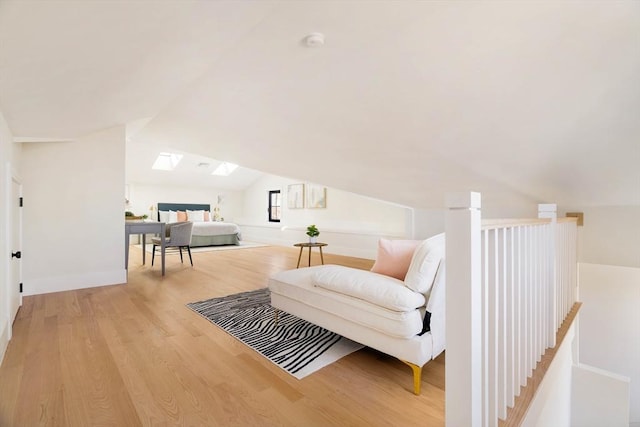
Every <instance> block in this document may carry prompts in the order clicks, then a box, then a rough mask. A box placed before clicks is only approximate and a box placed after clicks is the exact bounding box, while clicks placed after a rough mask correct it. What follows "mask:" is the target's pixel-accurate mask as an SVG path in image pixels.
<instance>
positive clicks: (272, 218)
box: [269, 190, 282, 222]
mask: <svg viewBox="0 0 640 427" xmlns="http://www.w3.org/2000/svg"><path fill="white" fill-rule="evenodd" d="M281 213H282V198H281V197H280V190H271V191H269V222H280V214H281Z"/></svg>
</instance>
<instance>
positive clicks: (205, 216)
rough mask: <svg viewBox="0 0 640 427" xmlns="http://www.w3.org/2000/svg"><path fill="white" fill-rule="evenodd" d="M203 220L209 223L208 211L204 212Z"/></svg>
mask: <svg viewBox="0 0 640 427" xmlns="http://www.w3.org/2000/svg"><path fill="white" fill-rule="evenodd" d="M204 220H205V221H207V222H209V221H211V219H210V217H209V211H204Z"/></svg>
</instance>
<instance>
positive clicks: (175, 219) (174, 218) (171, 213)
mask: <svg viewBox="0 0 640 427" xmlns="http://www.w3.org/2000/svg"><path fill="white" fill-rule="evenodd" d="M168 222H178V212H176V211H169V221H168Z"/></svg>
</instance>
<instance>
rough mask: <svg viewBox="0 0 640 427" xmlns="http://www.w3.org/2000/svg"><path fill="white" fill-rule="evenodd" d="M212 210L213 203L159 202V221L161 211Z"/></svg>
mask: <svg viewBox="0 0 640 427" xmlns="http://www.w3.org/2000/svg"><path fill="white" fill-rule="evenodd" d="M187 210H189V211H211V205H205V204H196V203H158V221H160V211H187Z"/></svg>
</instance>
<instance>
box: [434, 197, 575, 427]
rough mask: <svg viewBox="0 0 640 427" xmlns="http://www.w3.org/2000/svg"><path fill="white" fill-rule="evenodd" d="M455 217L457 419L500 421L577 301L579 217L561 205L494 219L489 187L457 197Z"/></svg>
mask: <svg viewBox="0 0 640 427" xmlns="http://www.w3.org/2000/svg"><path fill="white" fill-rule="evenodd" d="M447 207H448V208H449V211H448V213H447V221H446V236H447V237H446V238H447V246H446V251H447V254H446V257H447V258H446V259H447V263H446V266H447V267H446V268H447V271H446V273H447V307H446V310H447V319H446V322H447V323H446V324H447V362H446V368H445V369H446V381H447V384H446V422H447V425H448V426H472V427H473V426H483V427H484V426H497V425H498V420H500V419H501V420H505V419H506V417H507V409H508V408H509V407H513V406H514V402H515V397H516V396H518V395H519V394H520V389H521V387H524V386H525V385H526V384H527V379H528V378H529V377H531V375H532V373H533V370H534V369H535V368H536V364H537V363H538V362H540V360H541V359H542V356H543V355H544V353H545V351H546V350H547V349H548V348H552V347H554V346H555V345H556V342H555V337H556V332H557V331H558V329H559V327H560V325H561V324H562V321H563V320H564V318H565V317H566V316H567V314H568V313H569V311H570V310H571V307H572V306H573V304H574V303H575V300H576V280H577V275H576V266H577V262H576V261H577V260H576V249H575V248H576V225H575V222H574V221H558V220H557V219H556V206H555V205H551V204H545V205H540V206H539V215H538V216H539V218H538V219H533V220H499V221H484V222H481V218H480V195H479V194H478V193H462V194H455V195H449V196H448V199H447Z"/></svg>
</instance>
